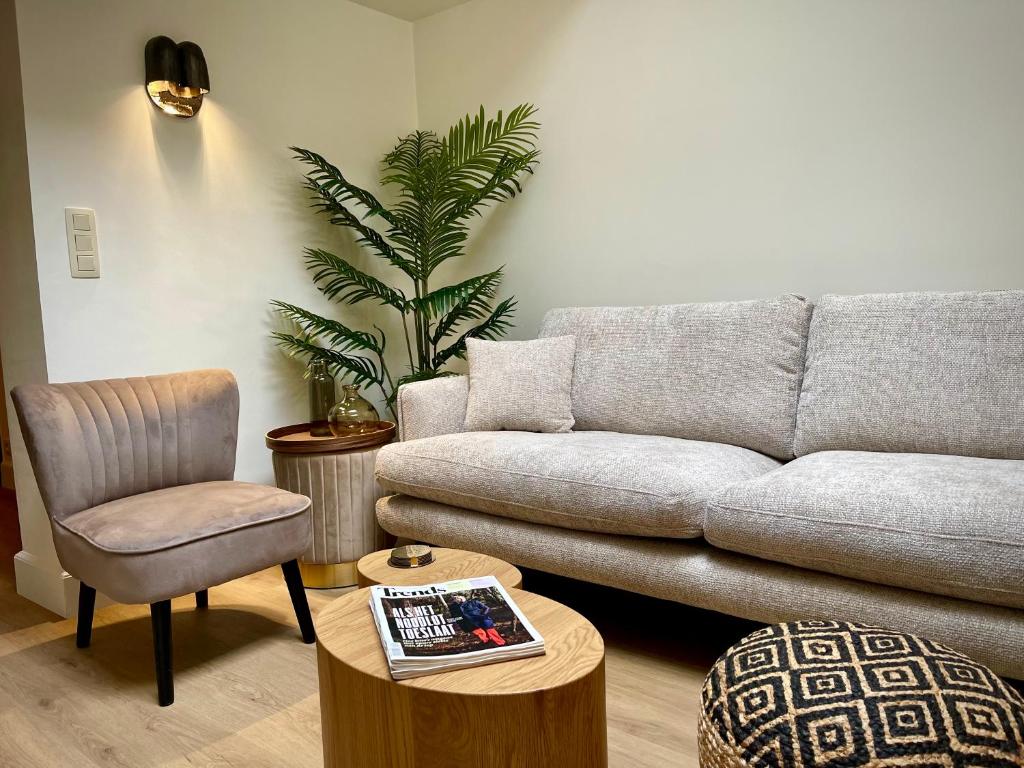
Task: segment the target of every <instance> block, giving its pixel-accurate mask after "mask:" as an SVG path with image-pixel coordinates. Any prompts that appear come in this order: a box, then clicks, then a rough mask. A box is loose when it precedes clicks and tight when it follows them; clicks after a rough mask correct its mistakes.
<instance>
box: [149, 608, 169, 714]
mask: <svg viewBox="0 0 1024 768" xmlns="http://www.w3.org/2000/svg"><path fill="white" fill-rule="evenodd" d="M149 612H150V615H151V616H152V618H153V656H154V658H155V660H156V691H157V700H158V701H159V702H160V706H161V707H166V706H167V705H169V704H173V703H174V670H173V664H172V653H171V601H170V600H161V601H160V602H159V603H152V604H151V605H150V606H149Z"/></svg>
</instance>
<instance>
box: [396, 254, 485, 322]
mask: <svg viewBox="0 0 1024 768" xmlns="http://www.w3.org/2000/svg"><path fill="white" fill-rule="evenodd" d="M500 283H501V268H500V267H499V268H498V269H496V270H495V271H494V272H488V273H487V274H485V275H478V276H476V277H471V278H469V279H468V280H463V281H462V282H461V283H454V284H453V285H445V286H443V287H441V288H435V289H434V290H432V291H430V292H429V293H428V294H426V295H425V296H422V297H420V298H414V299H410V300H409V306H410V307H412V308H413V309H414V310H416V311H417V312H422V313H423V314H424V315H425V316H426V317H427V318H429V319H433V318H435V317H439V316H440V315H443V314H444V313H445V312H448V311H450V310H451V309H452V308H454V307H456V306H459V305H462V304H464V303H473V302H474V301H475V300H478V299H479V298H484V297H486V294H487V293H488V292H489V294H490V297H491V298H493V296H494V289H496V288H497V287H498V285H499V284H500ZM481 289H485V294H484V296H481ZM488 289H489V290H488Z"/></svg>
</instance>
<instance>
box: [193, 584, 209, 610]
mask: <svg viewBox="0 0 1024 768" xmlns="http://www.w3.org/2000/svg"><path fill="white" fill-rule="evenodd" d="M209 607H210V590H208V589H201V590H199V591H198V592H196V608H209Z"/></svg>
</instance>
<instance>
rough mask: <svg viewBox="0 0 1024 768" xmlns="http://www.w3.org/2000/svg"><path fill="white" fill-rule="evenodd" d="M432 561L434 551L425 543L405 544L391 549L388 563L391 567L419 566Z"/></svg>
mask: <svg viewBox="0 0 1024 768" xmlns="http://www.w3.org/2000/svg"><path fill="white" fill-rule="evenodd" d="M432 562H434V553H433V552H431V551H430V547H428V546H427V545H426V544H406V545H405V546H404V547H395V548H394V549H392V550H391V557H389V558H388V565H390V566H391V567H392V568H420V567H422V566H424V565H430V564H431V563H432Z"/></svg>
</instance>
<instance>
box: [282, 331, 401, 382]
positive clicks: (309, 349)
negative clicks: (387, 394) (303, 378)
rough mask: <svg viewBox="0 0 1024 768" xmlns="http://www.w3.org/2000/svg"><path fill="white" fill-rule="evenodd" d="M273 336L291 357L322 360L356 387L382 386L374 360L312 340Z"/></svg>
mask: <svg viewBox="0 0 1024 768" xmlns="http://www.w3.org/2000/svg"><path fill="white" fill-rule="evenodd" d="M271 336H272V337H273V338H274V339H275V340H276V341H277V343H278V345H279V346H281V347H283V348H284V349H285V350H287V351H288V353H289V354H291V355H301V356H305V357H306V358H308V359H309V360H311V361H312V360H322V361H323V362H324V363H326V364H327V367H328V369H329V370H330V371H331V373H332V374H333V375H335V376H346V377H348V378H350V379H351V380H352V383H354V384H356V385H360V386H361V385H363V384H376V385H378V386H382V380H381V374H380V370H379V369H378V367H377V366H376V365H375V364H374V362H373V361H372V360H370V359H369V358H366V357H360V356H358V355H348V354H345V353H344V352H339V351H338V350H336V349H327V348H325V347H321V346H318V345H316V344H314V343H313V342H312V341H310V339H308V338H306V337H301V336H293V335H291V334H289V333H281V332H278V331H275V332H274V333H272V334H271Z"/></svg>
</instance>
